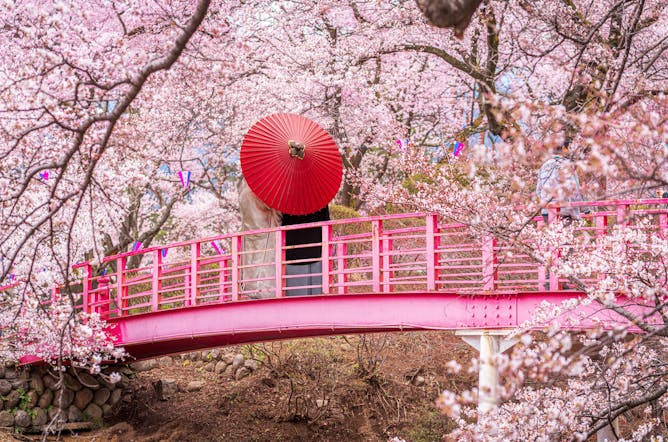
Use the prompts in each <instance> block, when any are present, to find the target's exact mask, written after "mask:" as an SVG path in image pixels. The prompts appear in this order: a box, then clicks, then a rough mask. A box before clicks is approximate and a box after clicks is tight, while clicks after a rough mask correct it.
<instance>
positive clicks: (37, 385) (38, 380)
mask: <svg viewBox="0 0 668 442" xmlns="http://www.w3.org/2000/svg"><path fill="white" fill-rule="evenodd" d="M30 389H31V390H35V391H36V392H37V393H42V392H44V381H43V380H42V377H41V376H40V375H38V374H37V373H33V374H32V376H31V377H30Z"/></svg>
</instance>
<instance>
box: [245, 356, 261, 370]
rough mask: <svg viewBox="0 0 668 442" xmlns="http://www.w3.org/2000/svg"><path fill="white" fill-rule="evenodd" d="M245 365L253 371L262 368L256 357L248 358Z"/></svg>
mask: <svg viewBox="0 0 668 442" xmlns="http://www.w3.org/2000/svg"><path fill="white" fill-rule="evenodd" d="M244 367H246V368H248V369H249V370H251V371H255V370H257V369H258V368H260V363H259V362H258V361H256V360H254V359H246V362H244Z"/></svg>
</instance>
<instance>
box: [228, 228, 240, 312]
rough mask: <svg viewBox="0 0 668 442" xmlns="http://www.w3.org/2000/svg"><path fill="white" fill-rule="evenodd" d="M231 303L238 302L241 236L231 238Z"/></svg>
mask: <svg viewBox="0 0 668 442" xmlns="http://www.w3.org/2000/svg"><path fill="white" fill-rule="evenodd" d="M230 249H231V253H232V269H231V270H232V301H238V300H239V251H240V250H241V236H240V235H235V236H233V237H232V247H230Z"/></svg>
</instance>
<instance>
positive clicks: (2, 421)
mask: <svg viewBox="0 0 668 442" xmlns="http://www.w3.org/2000/svg"><path fill="white" fill-rule="evenodd" d="M13 425H14V415H13V414H12V413H11V412H10V411H7V410H5V411H0V427H11V426H13Z"/></svg>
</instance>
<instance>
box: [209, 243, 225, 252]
mask: <svg viewBox="0 0 668 442" xmlns="http://www.w3.org/2000/svg"><path fill="white" fill-rule="evenodd" d="M211 246H212V247H213V248H214V249H216V252H218V254H219V255H222V254H223V252H222V250H221V247H220V246H219V245H218V243H217V241H211Z"/></svg>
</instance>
